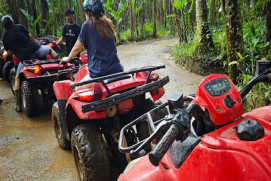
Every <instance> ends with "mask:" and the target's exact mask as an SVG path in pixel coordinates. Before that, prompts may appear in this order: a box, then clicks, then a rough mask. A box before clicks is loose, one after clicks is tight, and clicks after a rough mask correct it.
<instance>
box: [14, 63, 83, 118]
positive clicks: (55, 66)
mask: <svg viewBox="0 0 271 181" xmlns="http://www.w3.org/2000/svg"><path fill="white" fill-rule="evenodd" d="M59 63H60V60H55V59H52V60H27V61H24V65H25V67H24V68H23V69H22V70H21V71H20V74H19V77H20V84H21V98H22V110H23V112H24V113H25V114H26V115H27V116H34V115H35V114H36V113H37V110H38V106H39V101H40V99H39V98H41V101H43V102H44V103H49V104H50V103H53V102H55V100H56V97H55V94H54V90H53V83H54V82H55V81H59V80H66V79H73V77H74V76H73V74H74V73H76V72H77V71H78V69H79V68H78V67H77V66H75V65H74V64H71V63H67V64H65V65H60V64H59Z"/></svg>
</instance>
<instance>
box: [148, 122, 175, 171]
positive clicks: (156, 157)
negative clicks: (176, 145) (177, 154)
mask: <svg viewBox="0 0 271 181" xmlns="http://www.w3.org/2000/svg"><path fill="white" fill-rule="evenodd" d="M179 133H180V127H179V126H177V125H176V124H172V125H171V126H170V128H169V129H168V131H167V132H166V134H165V135H164V136H163V138H162V139H161V140H160V141H159V143H158V144H157V146H156V147H155V148H154V150H153V151H151V152H150V154H149V159H150V161H151V163H152V164H153V165H154V166H158V165H159V162H160V160H161V159H162V158H163V156H164V155H165V153H166V152H167V150H168V149H169V147H170V146H171V144H172V143H173V141H174V140H175V139H176V137H177V136H178V134H179Z"/></svg>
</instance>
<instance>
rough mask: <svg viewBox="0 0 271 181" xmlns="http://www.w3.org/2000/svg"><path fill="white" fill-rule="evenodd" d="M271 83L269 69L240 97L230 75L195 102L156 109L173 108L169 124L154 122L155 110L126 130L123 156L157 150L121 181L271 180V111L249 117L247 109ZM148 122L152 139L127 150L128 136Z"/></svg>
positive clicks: (176, 98)
mask: <svg viewBox="0 0 271 181" xmlns="http://www.w3.org/2000/svg"><path fill="white" fill-rule="evenodd" d="M270 81H271V69H268V70H266V71H265V72H264V73H262V74H260V75H259V76H256V77H254V78H253V79H252V80H251V81H250V82H249V83H248V84H247V85H246V86H245V87H244V88H243V89H242V90H241V91H240V92H238V91H237V89H236V87H235V86H234V84H233V83H232V81H231V80H230V79H229V77H228V76H227V75H223V74H212V75H210V76H208V77H207V78H206V79H204V80H203V82H202V83H201V84H200V85H199V87H198V89H197V92H196V95H195V97H183V95H182V94H181V93H175V94H173V95H172V96H171V97H170V98H169V100H168V102H167V103H164V104H163V105H161V106H159V107H157V108H156V109H155V110H159V109H161V108H163V107H165V106H168V107H169V112H170V114H169V115H167V116H166V117H165V118H164V119H161V120H159V121H154V120H153V119H152V117H151V116H149V115H151V113H152V111H155V110H152V111H150V112H148V113H147V114H145V115H142V116H141V117H139V118H138V119H136V120H134V121H133V122H131V123H130V124H128V125H126V126H124V127H123V129H122V130H121V133H120V141H119V149H120V151H122V152H125V153H127V154H131V155H137V154H138V152H139V151H140V150H142V149H144V148H145V147H146V146H148V145H149V144H151V143H153V144H152V145H153V146H154V145H156V147H155V148H154V149H153V150H152V151H151V152H150V153H149V154H148V155H146V156H144V157H139V158H137V159H135V160H133V161H132V162H130V163H129V164H128V166H127V167H126V169H125V171H124V172H123V174H121V175H120V177H119V178H118V180H119V181H126V180H127V181H128V180H129V181H133V180H170V181H171V180H191V181H195V180H221V181H223V180H225V181H229V180H261V181H266V180H271V154H270V151H271V150H270V145H271V114H270V112H271V106H266V107H261V108H257V109H254V110H253V111H251V112H246V113H244V108H243V101H244V100H245V96H246V95H247V93H248V92H249V91H250V90H251V89H252V87H253V86H254V85H255V84H257V83H259V82H269V83H270ZM189 99H190V101H189ZM191 100H192V101H191ZM187 102H189V104H187ZM146 117H147V118H148V119H146ZM146 121H147V122H148V125H149V128H150V130H151V132H150V136H149V137H148V138H146V139H144V140H142V141H138V142H137V143H136V144H134V145H132V146H125V144H124V143H125V140H126V139H127V138H126V136H125V133H126V132H130V130H131V129H133V128H134V127H135V126H136V125H137V124H139V123H141V122H146ZM125 138H126V139H125Z"/></svg>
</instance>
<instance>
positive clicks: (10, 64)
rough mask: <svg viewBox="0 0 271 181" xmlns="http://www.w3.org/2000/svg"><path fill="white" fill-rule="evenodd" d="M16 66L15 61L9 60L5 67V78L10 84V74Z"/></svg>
mask: <svg viewBox="0 0 271 181" xmlns="http://www.w3.org/2000/svg"><path fill="white" fill-rule="evenodd" d="M13 66H14V63H13V61H11V60H9V61H8V62H7V63H6V64H5V65H4V67H3V78H4V79H5V80H6V81H7V82H8V83H9V72H10V70H11V69H12V67H13Z"/></svg>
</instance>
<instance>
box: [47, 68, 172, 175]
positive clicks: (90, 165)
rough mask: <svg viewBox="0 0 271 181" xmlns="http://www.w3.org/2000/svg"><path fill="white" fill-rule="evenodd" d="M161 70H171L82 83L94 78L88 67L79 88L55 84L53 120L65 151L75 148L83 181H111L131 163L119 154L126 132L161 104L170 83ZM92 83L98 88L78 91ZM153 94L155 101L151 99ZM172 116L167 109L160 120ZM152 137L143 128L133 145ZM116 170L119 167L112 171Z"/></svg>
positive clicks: (144, 71) (69, 83) (146, 70)
mask: <svg viewBox="0 0 271 181" xmlns="http://www.w3.org/2000/svg"><path fill="white" fill-rule="evenodd" d="M161 68H165V66H154V67H143V68H141V69H132V70H130V71H127V72H121V73H116V74H112V75H108V76H104V77H99V78H95V79H92V80H90V81H86V82H80V80H82V79H83V78H84V77H85V75H87V74H88V73H89V72H88V69H87V65H83V66H81V67H80V69H79V71H78V72H77V76H76V78H75V80H74V82H72V81H71V80H65V81H60V82H55V83H54V91H55V95H56V97H57V102H56V103H54V105H53V108H52V119H53V121H54V129H55V134H56V138H57V141H58V143H59V146H60V147H61V148H63V149H68V148H70V147H71V148H72V152H73V156H74V160H75V164H76V167H77V171H78V174H79V178H80V180H93V179H94V180H109V178H110V177H111V179H112V177H114V174H115V173H114V172H116V170H117V169H118V168H120V167H123V169H124V167H125V165H126V164H127V159H128V160H129V159H130V158H128V157H126V156H125V154H122V153H120V152H119V150H118V139H119V132H120V129H121V128H122V127H123V126H124V125H125V124H127V123H129V122H130V121H132V120H134V119H135V118H136V117H138V116H139V115H142V114H144V113H145V112H147V111H149V110H151V109H152V108H154V107H155V106H156V105H157V104H158V103H159V101H157V100H158V99H160V98H161V97H162V96H163V95H164V88H163V86H164V85H165V84H167V83H168V82H169V78H168V77H165V78H162V79H161V78H159V76H158V75H157V74H156V73H154V72H153V71H154V70H158V69H161ZM88 83H93V86H92V87H90V88H86V89H83V90H79V91H74V88H75V87H76V86H82V85H84V84H88ZM147 93H150V98H146V94H147ZM148 95H149V94H148ZM154 101H155V102H154ZM166 114H167V110H166V109H164V110H162V109H161V110H160V111H159V112H157V114H156V115H155V117H157V118H159V119H160V118H162V117H164V116H165V115H166ZM148 132H149V131H148V130H147V125H146V124H144V123H143V124H140V125H138V127H137V132H130V133H129V138H127V143H128V144H130V143H134V142H135V140H136V139H138V138H139V139H144V138H146V136H147V135H146V133H148ZM142 154H144V153H142ZM110 164H111V166H112V165H113V164H117V166H116V167H115V168H113V169H110ZM121 171H122V170H121ZM121 171H120V172H121ZM120 172H118V173H117V175H116V177H115V179H114V180H116V179H117V176H118V175H119V174H120Z"/></svg>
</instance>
